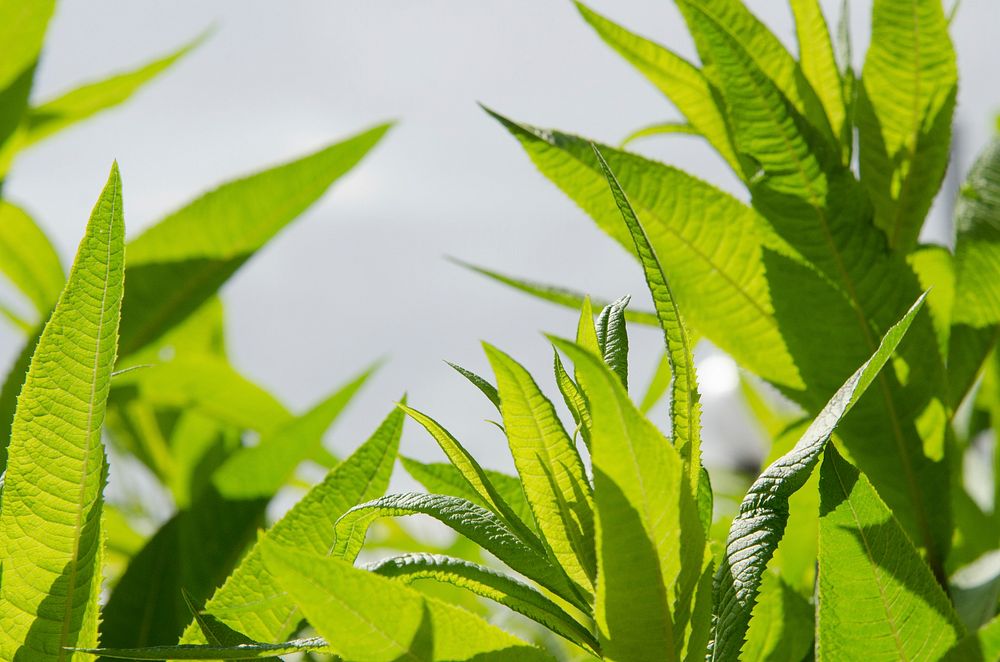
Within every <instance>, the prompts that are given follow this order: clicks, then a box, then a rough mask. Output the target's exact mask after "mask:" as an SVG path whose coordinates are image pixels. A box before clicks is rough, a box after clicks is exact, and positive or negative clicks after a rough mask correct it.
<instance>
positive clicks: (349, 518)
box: [333, 493, 586, 609]
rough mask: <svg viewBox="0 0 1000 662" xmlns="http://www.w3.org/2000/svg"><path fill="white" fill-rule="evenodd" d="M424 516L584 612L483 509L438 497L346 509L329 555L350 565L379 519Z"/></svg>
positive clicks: (554, 574)
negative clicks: (370, 529) (348, 561)
mask: <svg viewBox="0 0 1000 662" xmlns="http://www.w3.org/2000/svg"><path fill="white" fill-rule="evenodd" d="M410 515H427V516H429V517H433V518H434V519H436V520H438V521H439V522H441V523H442V524H444V525H445V526H447V527H449V528H451V529H452V530H454V531H455V532H456V533H458V534H460V535H462V536H464V537H466V538H468V539H469V540H471V541H472V542H474V543H476V544H477V545H479V546H480V547H482V548H483V549H485V550H486V551H488V552H489V553H491V554H493V556H495V557H497V558H498V559H500V560H501V561H503V562H504V563H505V564H507V566H509V567H510V568H511V569H512V570H514V571H515V572H519V573H521V574H522V575H524V576H525V577H528V578H529V579H532V580H534V581H536V582H538V583H539V584H541V585H542V586H544V587H546V588H548V589H549V590H550V591H552V592H553V593H555V594H557V595H559V596H560V597H562V598H563V599H565V600H567V601H569V602H571V603H573V604H574V605H576V606H577V607H579V608H581V609H585V607H584V605H585V604H586V602H585V601H584V600H582V599H581V598H580V597H579V596H578V595H577V591H578V590H579V589H577V588H576V587H575V586H573V584H572V583H571V581H570V580H569V579H568V578H567V576H566V573H565V572H564V571H563V570H562V568H560V567H558V566H555V565H553V564H552V563H551V562H550V561H549V559H547V558H546V557H545V555H544V554H543V552H541V551H539V550H536V549H535V548H533V547H531V546H528V545H526V544H525V543H524V541H522V540H521V539H520V538H519V537H518V536H517V535H516V534H515V533H514V532H513V531H511V530H510V529H509V528H507V526H505V524H504V523H503V522H502V521H501V520H500V519H499V518H498V517H497V516H496V515H494V514H493V513H492V512H490V511H489V510H487V509H485V508H482V507H480V506H477V505H476V504H474V503H471V502H469V501H465V500H464V499H459V498H456V497H450V496H442V495H440V494H421V493H409V494H391V495H389V496H385V497H382V498H380V499H375V500H374V501H369V502H367V503H362V504H360V505H358V506H355V507H354V508H351V509H350V510H348V511H347V512H346V513H344V515H343V516H341V518H340V519H339V520H338V521H337V526H336V532H335V533H336V544H335V545H334V546H333V556H336V557H337V558H342V559H347V560H353V559H354V558H356V557H357V555H358V553H359V552H360V551H361V548H362V546H363V545H364V541H365V535H366V534H367V533H368V528H369V527H370V526H371V525H372V523H373V522H374V521H375V520H377V519H378V518H380V517H407V516H410Z"/></svg>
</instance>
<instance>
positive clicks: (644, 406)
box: [639, 352, 674, 414]
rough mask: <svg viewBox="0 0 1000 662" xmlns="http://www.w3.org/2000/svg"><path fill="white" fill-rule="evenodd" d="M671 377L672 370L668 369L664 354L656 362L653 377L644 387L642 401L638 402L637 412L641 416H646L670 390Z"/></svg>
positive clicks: (668, 359) (668, 364)
mask: <svg viewBox="0 0 1000 662" xmlns="http://www.w3.org/2000/svg"><path fill="white" fill-rule="evenodd" d="M673 377H674V376H673V370H672V369H671V367H670V357H668V356H667V353H666V352H664V353H663V356H661V357H660V360H659V361H657V362H656V371H655V372H653V376H652V378H650V380H649V385H648V386H646V391H645V393H643V395H642V399H641V400H639V411H641V412H642V413H643V414H648V413H649V410H650V409H652V408H653V407H655V406H656V403H658V402H659V401H660V400H661V399H663V396H664V395H665V394H666V392H667V390H668V389H669V388H670V383H671V381H673Z"/></svg>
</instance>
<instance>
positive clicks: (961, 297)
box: [953, 139, 1000, 328]
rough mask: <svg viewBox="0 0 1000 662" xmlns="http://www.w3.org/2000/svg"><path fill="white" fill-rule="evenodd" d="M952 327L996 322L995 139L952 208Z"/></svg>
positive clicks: (999, 220) (999, 277)
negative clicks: (953, 289)
mask: <svg viewBox="0 0 1000 662" xmlns="http://www.w3.org/2000/svg"><path fill="white" fill-rule="evenodd" d="M955 233H956V241H955V307H954V319H953V322H954V323H955V324H966V325H968V326H972V327H976V328H981V327H985V326H992V325H995V324H997V323H1000V139H994V140H993V141H992V142H991V143H990V144H989V146H988V147H987V148H986V149H985V150H984V151H983V153H982V154H981V155H980V156H979V158H978V159H977V160H976V163H975V165H973V166H972V170H970V171H969V175H968V177H967V178H966V180H965V183H964V184H963V185H962V189H961V192H960V194H959V197H958V203H957V205H956V209H955Z"/></svg>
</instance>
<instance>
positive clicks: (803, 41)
mask: <svg viewBox="0 0 1000 662" xmlns="http://www.w3.org/2000/svg"><path fill="white" fill-rule="evenodd" d="M791 5H792V11H793V12H794V14H795V34H796V36H797V37H798V44H799V63H800V65H801V67H802V74H803V75H804V76H805V78H806V80H807V81H809V84H810V85H811V86H812V88H813V90H815V92H816V95H817V96H818V97H819V100H820V102H821V103H822V104H823V109H824V110H825V111H826V116H827V118H828V119H829V120H830V126H831V128H832V129H833V133H834V135H835V136H838V137H840V139H841V141H844V140H845V138H844V134H845V131H846V132H847V133H848V134H850V133H852V127H851V126H850V125H848V124H846V122H845V120H846V119H847V113H846V110H845V108H844V96H843V86H842V85H841V81H840V70H839V68H838V67H837V57H836V54H835V53H834V50H833V41H832V40H831V38H830V30H829V28H828V27H827V24H826V18H825V17H824V16H823V8H822V7H821V6H820V3H819V0H791ZM844 152H845V154H844V155H845V156H847V155H849V154H850V150H849V148H845V150H844Z"/></svg>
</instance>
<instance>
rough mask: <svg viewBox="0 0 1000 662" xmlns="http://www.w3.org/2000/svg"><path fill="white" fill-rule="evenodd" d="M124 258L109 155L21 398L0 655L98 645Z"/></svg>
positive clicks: (52, 654) (8, 484) (1, 512)
mask: <svg viewBox="0 0 1000 662" xmlns="http://www.w3.org/2000/svg"><path fill="white" fill-rule="evenodd" d="M124 261H125V228H124V218H123V215H122V190H121V179H120V177H119V174H118V166H117V164H115V165H114V166H113V167H112V168H111V176H110V178H109V179H108V183H107V185H106V186H105V188H104V190H103V192H102V193H101V197H100V198H99V199H98V201H97V204H96V205H95V207H94V211H93V213H92V214H91V217H90V222H89V223H88V224H87V230H86V234H85V235H84V238H83V241H82V242H81V243H80V249H79V252H78V253H77V256H76V260H75V261H74V263H73V267H72V268H71V270H70V274H69V280H68V281H67V283H66V287H65V289H64V290H63V292H62V294H61V295H60V297H59V301H58V303H57V304H56V307H55V310H54V311H53V313H52V317H51V318H49V321H48V323H47V324H46V325H45V329H44V330H43V331H42V335H41V339H40V340H39V342H38V347H37V349H36V350H35V354H34V356H33V357H32V359H31V367H30V368H29V370H28V375H27V378H26V379H25V383H24V388H23V390H22V391H21V395H20V397H19V398H18V405H17V414H16V415H15V417H14V425H13V432H12V435H11V444H10V449H9V452H10V455H9V461H8V463H7V473H6V479H5V482H4V487H3V506H2V509H0V558H2V559H3V582H2V584H0V621H2V622H3V624H4V626H3V628H2V631H0V657H3V658H4V659H8V660H13V659H15V658H17V659H28V658H30V659H31V660H39V662H43V661H45V660H64V659H66V657H67V655H66V653H65V652H64V651H63V649H64V648H65V647H73V646H93V645H95V644H96V643H97V611H98V602H97V601H98V597H99V595H100V590H101V563H102V558H103V536H102V533H101V506H102V503H103V498H102V492H103V490H104V485H105V480H106V477H107V465H106V459H105V455H104V446H103V445H102V443H101V426H102V424H103V422H104V408H105V402H106V400H107V397H108V390H109V387H110V383H111V371H112V369H113V368H114V363H115V353H116V343H117V340H118V322H119V318H120V310H121V301H122V290H123V277H124V276H123V274H124V268H125V267H124ZM73 657H74V658H76V659H82V656H73Z"/></svg>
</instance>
